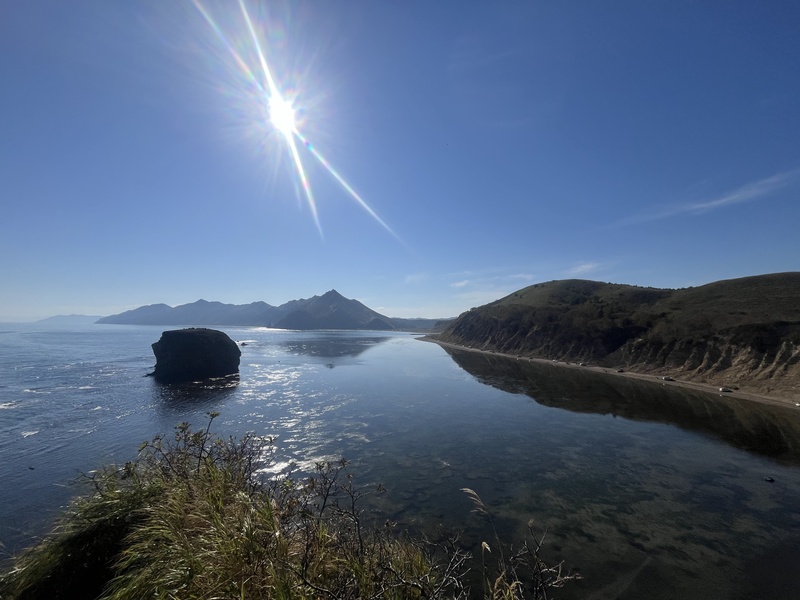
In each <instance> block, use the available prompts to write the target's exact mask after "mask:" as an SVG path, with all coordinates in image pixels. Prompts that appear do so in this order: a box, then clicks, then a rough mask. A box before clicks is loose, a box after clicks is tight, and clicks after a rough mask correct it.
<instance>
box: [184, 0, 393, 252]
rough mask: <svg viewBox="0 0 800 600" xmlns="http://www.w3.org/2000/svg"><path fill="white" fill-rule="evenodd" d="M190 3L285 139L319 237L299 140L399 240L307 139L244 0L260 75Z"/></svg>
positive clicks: (208, 17) (200, 8) (241, 5)
mask: <svg viewBox="0 0 800 600" xmlns="http://www.w3.org/2000/svg"><path fill="white" fill-rule="evenodd" d="M192 4H194V6H195V8H196V9H197V10H198V12H199V13H200V14H201V15H202V16H203V19H204V20H205V21H206V23H207V24H208V25H209V27H211V29H212V30H213V32H214V33H215V34H216V36H217V38H218V39H219V40H220V42H221V43H222V45H223V46H224V47H225V49H226V50H227V52H228V53H229V54H230V55H231V56H232V58H233V60H234V62H235V63H236V66H237V67H238V68H239V69H240V70H241V72H242V73H243V74H244V76H245V77H246V79H247V81H248V82H249V84H250V85H252V86H253V90H252V93H253V96H254V97H255V99H256V101H257V102H258V103H259V104H260V105H261V106H262V107H263V108H264V111H263V112H262V114H264V115H268V116H269V123H270V124H271V126H272V127H274V128H275V130H276V131H277V132H279V133H280V134H281V135H282V137H283V138H284V139H285V140H286V143H287V145H288V149H289V155H290V156H291V160H292V162H293V163H294V170H295V172H296V174H297V178H298V179H299V180H300V184H301V187H302V190H303V194H304V195H305V200H306V204H307V205H308V208H309V211H310V212H311V217H312V219H313V220H314V224H315V225H316V227H317V230H318V231H319V234H320V237H322V226H321V224H320V220H319V214H318V212H317V205H316V201H315V199H314V194H313V192H312V190H311V183H310V182H309V180H308V177H307V175H306V169H305V168H304V166H303V162H302V160H301V158H300V151H299V150H298V148H297V141H298V140H299V141H300V142H301V144H302V146H303V147H304V148H306V150H307V151H308V154H310V155H311V156H312V157H313V158H314V159H316V160H317V162H319V164H320V165H322V166H323V167H324V168H325V170H327V171H328V173H330V175H331V176H332V177H333V178H334V179H335V180H336V181H337V183H339V185H341V186H342V189H344V191H345V192H347V195H348V196H349V197H350V198H351V199H352V200H354V201H355V202H356V204H357V205H358V206H359V207H360V208H361V209H362V210H364V211H365V212H366V213H367V214H368V215H369V216H370V217H372V218H373V219H374V220H375V221H376V222H377V223H378V224H379V225H380V226H381V227H383V228H384V229H385V230H386V231H388V232H389V233H390V234H391V235H392V236H393V237H394V238H396V239H397V240H398V241H401V243H402V240H400V238H399V237H398V236H397V234H396V233H395V232H394V231H392V229H391V228H390V227H389V226H388V225H387V224H386V223H385V222H384V221H383V219H381V218H380V217H379V216H378V214H377V213H376V212H375V211H374V210H373V209H372V208H371V207H370V206H369V204H367V202H366V201H365V200H364V199H363V198H362V197H361V196H360V195H359V194H358V193H357V192H356V191H355V189H353V186H351V185H350V184H349V183H348V182H347V181H346V180H345V179H344V177H342V175H341V174H340V173H339V172H338V171H337V170H336V169H334V167H333V166H332V165H331V163H330V162H329V161H327V160H326V159H325V158H324V157H323V156H322V155H321V154H320V153H319V152H318V151H317V150H316V149H315V148H314V147H313V146H312V145H311V142H309V141H308V139H307V138H306V137H305V136H304V135H303V134H302V133H301V132H300V130H299V127H298V123H297V118H296V111H295V107H294V104H293V102H292V101H291V100H289V99H287V98H286V97H285V96H284V94H283V93H282V92H281V89H280V87H279V86H278V84H277V83H276V81H275V78H274V77H273V74H272V71H271V69H270V67H269V63H268V62H267V57H266V54H265V52H264V49H263V45H262V43H261V41H260V39H259V36H258V34H257V32H256V28H255V27H254V25H253V21H252V19H251V18H250V13H249V12H248V10H247V6H246V5H245V3H244V0H239V8H240V10H241V14H242V18H243V19H244V22H245V25H246V28H247V32H248V34H249V38H250V42H251V43H252V49H253V50H255V54H256V56H257V57H258V63H259V67H260V68H261V70H260V75H261V77H259V76H258V75H257V73H256V70H254V69H252V68H251V67H250V65H248V64H247V61H245V60H244V59H243V58H242V55H241V54H240V53H239V52H238V51H237V50H236V48H235V47H234V45H233V44H231V42H230V41H229V39H228V36H227V35H225V32H223V30H222V28H221V27H220V26H219V24H218V23H217V22H216V20H214V18H213V17H212V16H211V14H210V13H209V12H208V11H207V10H206V9H205V8H204V7H203V5H202V4H201V3H200V0H192ZM295 99H296V98H295Z"/></svg>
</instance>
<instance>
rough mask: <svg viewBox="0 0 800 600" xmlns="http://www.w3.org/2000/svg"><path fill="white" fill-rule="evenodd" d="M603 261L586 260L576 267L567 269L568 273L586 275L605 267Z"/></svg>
mask: <svg viewBox="0 0 800 600" xmlns="http://www.w3.org/2000/svg"><path fill="white" fill-rule="evenodd" d="M603 266H604V265H603V264H602V263H598V262H584V263H580V264H578V265H575V266H574V267H572V268H570V269H567V274H568V275H586V274H587V273H592V272H594V271H599V270H600V269H602V268H603Z"/></svg>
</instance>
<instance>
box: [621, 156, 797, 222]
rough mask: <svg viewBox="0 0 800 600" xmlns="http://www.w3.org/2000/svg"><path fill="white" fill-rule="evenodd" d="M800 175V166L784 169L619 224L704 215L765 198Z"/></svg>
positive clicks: (624, 220)
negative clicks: (712, 196) (720, 193)
mask: <svg viewBox="0 0 800 600" xmlns="http://www.w3.org/2000/svg"><path fill="white" fill-rule="evenodd" d="M798 175H800V168H797V169H792V170H791V171H784V172H782V173H776V174H775V175H772V176H770V177H765V178H764V179H759V180H758V181H754V182H751V183H747V184H745V185H743V186H741V187H739V188H737V189H735V190H733V191H732V192H729V193H727V194H725V195H724V196H721V197H720V198H715V199H713V200H707V201H704V202H696V203H694V204H684V205H681V206H673V207H672V208H668V209H666V210H664V211H662V212H660V213H656V214H651V215H639V216H635V217H630V218H628V219H623V220H621V221H619V222H618V223H617V225H632V224H634V223H646V222H649V221H659V220H661V219H666V218H669V217H674V216H677V215H682V214H691V215H702V214H705V213H707V212H710V211H713V210H717V209H720V208H724V207H726V206H732V205H734V204H743V203H745V202H752V201H754V200H759V199H761V198H765V197H767V196H769V195H770V194H773V193H774V192H776V191H778V190H779V189H781V188H784V187H786V186H787V185H789V184H790V183H792V182H793V181H794V180H795V179H797V177H798Z"/></svg>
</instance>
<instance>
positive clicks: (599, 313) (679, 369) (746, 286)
mask: <svg viewBox="0 0 800 600" xmlns="http://www.w3.org/2000/svg"><path fill="white" fill-rule="evenodd" d="M439 339H440V340H441V341H443V342H448V343H452V344H457V345H461V346H469V347H473V348H479V349H482V350H490V351H495V352H501V353H506V354H513V355H520V356H528V357H537V358H547V359H553V360H559V361H572V362H576V363H577V362H586V363H591V364H594V365H600V366H607V367H611V368H624V369H627V370H632V371H639V372H651V373H654V374H663V375H667V374H672V375H675V376H679V377H680V378H682V379H691V380H695V381H703V382H709V383H717V382H719V383H724V384H725V385H730V386H732V387H733V386H741V387H742V388H748V389H751V390H753V391H759V392H765V393H770V394H779V395H785V396H789V397H793V398H794V397H796V398H798V399H800V273H774V274H769V275H758V276H754V277H744V278H741V279H731V280H726V281H717V282H715V283H709V284H707V285H703V286H699V287H692V288H685V289H678V290H671V289H658V288H643V287H637V286H632V285H620V284H612V283H602V282H599V281H586V280H580V279H570V280H563V281H551V282H548V283H539V284H536V285H532V286H529V287H526V288H524V289H521V290H519V291H517V292H514V293H513V294H510V295H509V296H506V297H505V298H501V299H500V300H496V301H495V302H492V303H490V304H487V305H485V306H481V307H478V308H473V309H472V310H470V311H468V312H465V313H463V314H462V315H461V316H459V317H458V318H457V319H455V320H454V321H452V322H451V323H450V324H449V325H448V326H447V328H446V329H445V330H444V331H443V332H442V333H441V335H440V336H439Z"/></svg>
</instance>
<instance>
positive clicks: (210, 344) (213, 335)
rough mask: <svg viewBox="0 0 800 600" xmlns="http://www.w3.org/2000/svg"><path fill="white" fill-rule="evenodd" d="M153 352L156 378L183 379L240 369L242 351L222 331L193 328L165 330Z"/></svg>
mask: <svg viewBox="0 0 800 600" xmlns="http://www.w3.org/2000/svg"><path fill="white" fill-rule="evenodd" d="M153 354H155V356H156V367H155V370H154V371H153V373H152V375H153V377H155V379H156V381H158V382H160V383H180V382H185V381H199V380H202V379H208V378H211V377H224V376H225V375H232V374H234V373H238V372H239V358H240V357H241V355H242V351H241V350H239V347H238V346H237V345H236V342H234V341H233V340H232V339H231V338H229V337H228V336H227V335H226V334H225V333H223V332H221V331H217V330H215V329H204V328H197V329H196V328H191V329H177V330H173V331H165V332H163V333H162V334H161V339H159V340H158V341H157V342H156V343H154V344H153Z"/></svg>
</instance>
